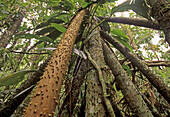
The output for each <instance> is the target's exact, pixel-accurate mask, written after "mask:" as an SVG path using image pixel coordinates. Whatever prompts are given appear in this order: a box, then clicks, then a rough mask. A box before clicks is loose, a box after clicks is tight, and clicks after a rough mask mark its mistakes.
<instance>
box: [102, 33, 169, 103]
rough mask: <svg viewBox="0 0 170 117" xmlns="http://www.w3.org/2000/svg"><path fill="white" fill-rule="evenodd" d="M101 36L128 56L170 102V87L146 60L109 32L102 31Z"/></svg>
mask: <svg viewBox="0 0 170 117" xmlns="http://www.w3.org/2000/svg"><path fill="white" fill-rule="evenodd" d="M100 34H101V36H102V37H103V38H104V39H106V40H107V41H108V42H110V43H111V44H112V45H113V46H114V47H115V48H116V49H118V50H119V51H120V52H121V53H122V54H123V55H124V56H126V57H127V58H128V59H129V60H130V61H131V62H132V64H133V65H134V66H136V67H137V68H138V69H139V70H140V71H141V72H142V73H143V74H144V75H145V76H146V77H147V79H148V80H149V81H150V82H151V84H152V85H153V86H155V88H156V89H157V90H158V92H159V93H160V94H161V95H162V96H163V97H164V98H165V99H166V100H167V102H168V103H170V95H169V94H170V89H169V88H168V86H167V85H166V84H165V83H164V82H163V81H162V79H161V77H160V76H159V75H158V74H155V73H154V72H153V71H152V70H151V69H150V68H149V67H148V66H147V65H146V63H145V62H144V61H142V60H140V59H139V58H138V57H136V56H135V55H134V54H133V53H132V52H130V50H129V48H127V47H125V46H123V45H122V44H121V43H119V42H118V41H117V40H116V39H114V38H112V37H111V36H109V35H108V34H107V33H105V32H103V31H100Z"/></svg>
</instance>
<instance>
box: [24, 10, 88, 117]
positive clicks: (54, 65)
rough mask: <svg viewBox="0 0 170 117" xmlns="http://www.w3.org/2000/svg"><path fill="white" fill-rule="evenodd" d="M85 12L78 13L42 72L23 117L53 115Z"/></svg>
mask: <svg viewBox="0 0 170 117" xmlns="http://www.w3.org/2000/svg"><path fill="white" fill-rule="evenodd" d="M85 14H86V10H85V9H84V10H82V11H80V12H79V13H78V14H77V15H76V17H75V18H74V19H73V21H72V22H71V24H70V26H69V27H68V29H67V31H66V33H65V35H64V36H63V38H62V40H61V42H60V44H59V45H58V47H57V49H56V50H55V51H54V53H53V55H52V58H51V59H50V61H49V62H48V65H47V67H46V68H45V70H44V73H43V76H42V77H41V80H40V82H39V83H38V86H37V88H36V89H35V90H34V94H33V96H32V100H31V102H30V103H29V105H28V107H27V109H26V113H25V115H24V116H25V117H31V116H32V117H36V116H49V117H52V116H53V115H54V113H55V108H56V105H57V104H58V103H59V95H60V89H61V86H62V81H63V78H64V77H65V73H66V69H67V66H68V63H69V60H70V57H71V54H72V49H73V45H74V42H75V39H76V36H77V33H78V31H79V28H80V26H81V24H82V21H83V19H84V16H85Z"/></svg>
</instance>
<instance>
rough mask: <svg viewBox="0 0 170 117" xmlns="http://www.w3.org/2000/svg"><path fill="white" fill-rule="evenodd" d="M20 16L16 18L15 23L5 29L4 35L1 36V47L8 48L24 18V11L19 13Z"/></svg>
mask: <svg viewBox="0 0 170 117" xmlns="http://www.w3.org/2000/svg"><path fill="white" fill-rule="evenodd" d="M18 16H19V17H17V18H15V20H14V22H13V24H12V25H11V26H10V27H9V28H8V29H7V30H5V32H4V33H3V35H1V37H0V47H3V48H6V46H7V45H8V44H9V42H10V41H11V39H12V36H13V35H14V34H15V32H16V30H17V29H18V27H19V26H20V25H21V22H22V19H23V18H24V12H20V13H19V14H18Z"/></svg>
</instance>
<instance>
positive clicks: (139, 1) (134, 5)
mask: <svg viewBox="0 0 170 117" xmlns="http://www.w3.org/2000/svg"><path fill="white" fill-rule="evenodd" d="M128 10H133V11H134V12H135V13H137V14H138V15H140V16H142V17H144V18H147V19H151V16H150V14H149V8H148V6H147V4H146V1H145V0H127V1H126V2H124V3H122V4H120V5H118V6H117V7H114V8H113V9H112V14H113V13H115V12H124V11H128Z"/></svg>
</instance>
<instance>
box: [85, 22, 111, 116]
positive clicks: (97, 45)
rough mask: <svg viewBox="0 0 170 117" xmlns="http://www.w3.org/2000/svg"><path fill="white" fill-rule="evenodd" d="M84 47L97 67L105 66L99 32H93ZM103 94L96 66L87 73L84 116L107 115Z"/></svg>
mask: <svg viewBox="0 0 170 117" xmlns="http://www.w3.org/2000/svg"><path fill="white" fill-rule="evenodd" d="M94 24H95V23H94V22H93V25H94ZM92 27H93V26H92ZM97 30H98V28H96V29H95V30H94V31H97ZM86 48H87V51H88V52H89V54H90V55H91V58H92V59H93V60H94V61H95V62H96V64H97V65H98V66H99V68H103V67H105V61H104V56H103V50H102V45H101V37H100V33H99V32H97V33H95V34H93V36H92V37H91V38H90V39H89V41H88V42H87V44H86ZM102 72H104V71H102ZM104 77H105V76H103V78H104ZM103 80H104V79H103ZM103 95H104V94H103V90H102V86H101V82H100V80H99V74H98V71H97V70H96V68H94V69H93V70H91V71H90V72H88V75H87V90H86V107H85V116H86V117H105V116H108V113H106V112H109V110H107V109H108V108H106V105H105V104H106V103H105V101H104V99H103ZM112 110H113V109H112ZM109 113H110V112H109ZM113 114H114V112H113Z"/></svg>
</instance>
